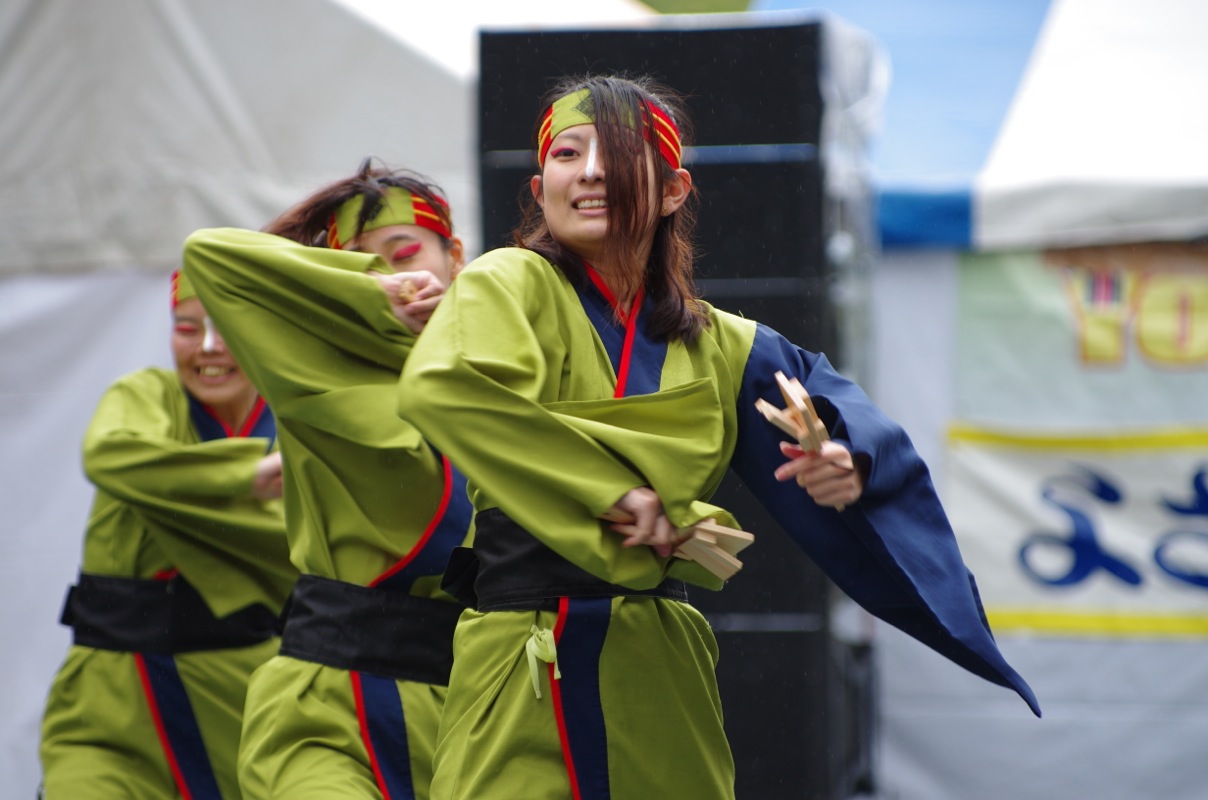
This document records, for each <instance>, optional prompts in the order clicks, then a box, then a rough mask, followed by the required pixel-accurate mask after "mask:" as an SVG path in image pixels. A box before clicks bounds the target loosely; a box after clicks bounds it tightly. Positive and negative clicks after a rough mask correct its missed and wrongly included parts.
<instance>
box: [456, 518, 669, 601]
mask: <svg viewBox="0 0 1208 800" xmlns="http://www.w3.org/2000/svg"><path fill="white" fill-rule="evenodd" d="M441 587H442V588H443V589H444V590H445V591H446V592H448V593H449V594H452V595H453V596H454V597H456V598H457V599H459V600H461V601H462V602H463V603H465V604H466V605H468V606H470V607H471V608H476V609H477V610H479V611H522V610H535V611H556V610H557V608H558V598H560V597H621V596H638V597H664V598H667V599H670V600H681V601H687V599H688V589H687V587H686V586H685V584H684V582H683V581H679V580H675V579H672V578H668V579H666V580H664V581H663V582H662V583H660V584H659V585H658V586H656V587H654V588H653V589H644V590H638V589H630V588H628V587H625V586H620V585H618V584H615V583H609V582H608V581H605V580H603V579H601V578H597V577H596V576H595V575H592V574H591V573H590V572H588V571H587V570H585V569H582V568H581V567H578V566H575V565H574V564H572V563H571V562H570V561H567V560H566V559H565V558H563V557H562V556H560V555H558V554H557V553H555V552H554V551H553V550H552V549H551V548H549V547H548V546H547V545H545V544H544V543H543V542H542V541H541V540H540V539H538V538H537V537H536V536H534V535H533V534H531V533H529V532H528V531H527V530H525V529H524V528H522V527H520V525H518V524H517V523H516V522H514V521H513V520H512V519H511V518H510V517H509V516H508V515H507V514H505V513H503V511H501V510H499V509H498V508H489V509H487V510H485V511H479V512H478V513H477V514H476V515H475V516H474V547H473V548H469V547H458V548H457V549H455V550H454V551H453V555H452V556H450V558H449V566H448V568H447V569H446V570H445V578H444V581H443V582H442V584H441Z"/></svg>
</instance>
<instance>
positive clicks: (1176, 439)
mask: <svg viewBox="0 0 1208 800" xmlns="http://www.w3.org/2000/svg"><path fill="white" fill-rule="evenodd" d="M948 441H949V442H952V443H958V442H967V443H970V444H982V445H990V446H997V447H1010V448H1015V449H1018V450H1094V451H1096V452H1123V451H1130V450H1193V449H1205V448H1208V429H1205V428H1191V427H1187V428H1173V427H1172V428H1150V429H1146V430H1135V431H1120V430H1104V431H1100V432H1098V433H1089V432H1084V433H1078V434H1053V433H1026V432H1019V431H1005V430H1001V429H992V428H979V427H977V426H974V425H968V424H966V423H962V422H954V423H951V424H950V425H949V426H948Z"/></svg>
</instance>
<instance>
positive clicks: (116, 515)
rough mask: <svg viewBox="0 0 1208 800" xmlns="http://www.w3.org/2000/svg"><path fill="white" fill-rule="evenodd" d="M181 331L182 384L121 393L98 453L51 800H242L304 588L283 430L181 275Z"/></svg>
mask: <svg viewBox="0 0 1208 800" xmlns="http://www.w3.org/2000/svg"><path fill="white" fill-rule="evenodd" d="M172 316H173V329H172V354H173V357H174V359H175V363H176V369H175V370H169V369H160V368H155V367H152V368H147V369H143V370H140V371H138V372H134V373H131V374H129V375H126V376H125V377H122V378H120V379H119V380H118V381H117V382H116V383H114V384H113V385H112V386H111V387H109V389H108V390H107V391H106V392H105V394H104V396H103V397H102V398H101V401H100V404H99V405H98V407H97V410H96V414H95V415H94V416H93V419H92V422H91V424H90V425H89V427H88V431H87V434H86V435H85V437H84V471H85V473H86V474H87V476H88V479H89V480H90V481H91V482H92V483H93V484H94V485H95V486H96V495H95V499H94V500H93V505H92V512H91V515H90V516H89V520H88V528H87V531H86V532H85V535H84V554H83V563H82V565H81V570H80V576H79V581H78V583H77V584H76V586H74V587H72V589H71V591H70V592H69V593H68V596H67V601H66V604H65V607H64V610H63V622H64V623H65V624H67V625H70V626H71V627H72V629H73V637H74V643H73V645H72V647H71V650H70V651H69V652H68V654H67V659H66V662H65V663H64V665H63V667H62V668H61V669H60V670H59V673H58V675H57V676H56V678H55V681H54V684H53V686H52V687H51V690H50V696H49V699H48V701H47V705H46V712H45V716H44V719H43V723H42V745H41V760H42V771H43V792H44V794H43V796H44V797H45V798H46V799H47V800H81V799H82V798H83V799H87V798H97V799H98V800H110V798H115V797H123V798H147V800H151V799H152V798H155V799H159V798H165V797H192V798H194V799H195V800H200V798H206V800H213V799H215V798H228V800H231V799H232V798H238V797H239V796H240V795H239V789H238V784H237V780H236V777H235V760H236V753H237V748H238V744H239V731H240V725H241V719H242V712H243V703H244V695H245V693H246V687H247V682H248V678H249V676H250V675H251V673H252V671H253V670H254V669H255V668H256V667H258V666H259V665H260V664H262V663H264V661H266V660H267V659H268V658H270V657H271V656H272V655H273V654H275V653H276V652H277V642H278V640H277V638H276V617H277V615H278V614H279V613H280V611H281V609H282V606H283V604H284V602H285V598H286V596H287V595H288V593H289V591H290V588H291V587H292V586H293V582H294V579H295V578H296V577H297V572H296V571H295V570H294V568H293V566H292V565H291V564H290V562H289V551H288V547H287V543H286V539H285V528H284V524H283V519H282V509H281V503H280V501H279V500H278V499H277V498H279V497H280V496H281V455H280V453H279V452H277V451H276V450H275V443H276V424H275V421H274V419H273V415H272V413H271V412H270V411H269V409H268V407H267V406H266V405H265V403H264V401H263V400H262V399H261V398H260V397H259V395H258V394H257V393H256V389H255V387H253V386H252V384H251V382H250V381H249V380H248V379H247V376H246V375H245V374H244V373H243V371H242V370H241V369H240V368H239V365H238V364H237V363H236V361H235V359H234V358H233V357H232V356H231V353H230V351H229V350H228V349H227V347H226V344H225V342H224V341H223V338H222V336H221V335H220V334H219V333H218V332H217V331H216V330H215V329H214V327H213V326H212V325H211V324H210V322H209V320H208V318H207V316H206V310H205V309H204V308H203V306H202V303H201V301H200V300H198V299H197V297H196V296H195V294H194V292H193V290H192V287H191V286H190V284H189V282H188V280H187V279H184V278H181V277H180V275H179V274H176V275H173V282H172Z"/></svg>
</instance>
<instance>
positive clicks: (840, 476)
mask: <svg viewBox="0 0 1208 800" xmlns="http://www.w3.org/2000/svg"><path fill="white" fill-rule="evenodd" d="M780 452H781V453H783V454H784V455H786V456H788V458H789V459H791V460H790V461H789V462H788V463H786V464H781V465H780V466H779V467H777V468H776V480H778V481H788V480H793V479H796V480H797V485H798V486H800V487H801V488H802V489H805V491H806V492H807V493H808V494H809V496H810V497H812V498H813V500H814V502H815V503H817V504H818V505H820V506H829V507H831V508H841V507H843V506H849V505H851V504H852V503H854V502H856V501H857V500H859V499H860V495H862V494H863V493H864V476H863V475H862V474H861V473H860V470H858V469H856V465H855V463H854V462H853V461H852V457H851V453H850V452H849V451H848V449H847V448H846V447H844V446H843V445H841V444H839V443H838V442H836V441H833V440H827V441H825V442H823V443H822V450H821V452H817V453H815V452H808V453H807V452H805V451H804V450H803V449H802V448H801V446H800V445H797V444H790V443H789V442H781V443H780Z"/></svg>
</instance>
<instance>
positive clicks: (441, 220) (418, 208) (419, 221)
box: [327, 186, 453, 250]
mask: <svg viewBox="0 0 1208 800" xmlns="http://www.w3.org/2000/svg"><path fill="white" fill-rule="evenodd" d="M432 196H433V198H435V200H436V202H437V203H438V204H440V206H441V210H442V211H444V214H440V213H438V212H437V210H436V209H435V208H433V207H432V204H431V203H429V202H428V201H427V200H425V199H424V198H423V197H421V196H420V195H418V194H413V193H411V192H409V191H407V190H406V189H404V188H402V187H400V186H388V187H386V190H385V191H384V192H383V193H382V199H381V201H380V202H379V203H378V210H377V213H376V214H375V215H374V216H373V217H372V218H371V219H369V220H368V221H367V222H366V223H365V227H364V228H363V229H362V232H363V231H372V230H376V229H377V228H384V227H386V226H387V225H419V226H420V227H421V228H427V229H428V230H430V231H434V232H436V233H438V234H440V235H441V236H443V237H444V238H446V239H451V238H452V237H453V231H452V229H450V227H449V224H448V223H447V222H446V221H445V220H447V219H448V218H449V204H448V203H446V202H445V200H444V198H443V197H440V196H439V195H435V194H434V195H432ZM364 205H365V196H364V195H360V194H359V195H357V196H356V197H354V198H352V199H351V200H347V201H345V202H344V203H343V204H342V205H341V206H340V207H339V208H337V209H336V211H335V213H334V214H332V215H331V220H330V221H329V222H328V224H327V246H328V247H330V248H332V249H334V250H342V249H344V247H346V246H347V245H348V243H349V242H350V241H352V239H353V237H354V236H356V235H357V220H358V219H360V216H361V209H362V207H363V206H364Z"/></svg>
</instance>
